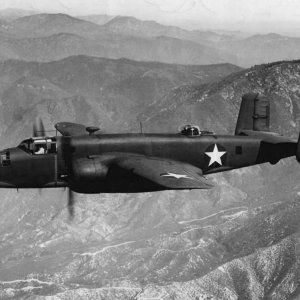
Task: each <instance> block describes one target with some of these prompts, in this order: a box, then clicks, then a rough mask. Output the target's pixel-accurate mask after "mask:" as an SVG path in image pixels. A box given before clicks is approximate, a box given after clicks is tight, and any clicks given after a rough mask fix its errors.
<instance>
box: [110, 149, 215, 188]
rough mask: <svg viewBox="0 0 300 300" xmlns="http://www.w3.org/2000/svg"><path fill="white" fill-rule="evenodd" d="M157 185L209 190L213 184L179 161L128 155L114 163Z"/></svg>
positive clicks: (200, 173)
mask: <svg viewBox="0 0 300 300" xmlns="http://www.w3.org/2000/svg"><path fill="white" fill-rule="evenodd" d="M114 163H115V164H116V165H118V166H119V167H120V168H123V169H126V170H128V171H131V172H133V173H134V174H136V175H138V176H141V177H144V178H145V179H148V180H150V181H153V182H155V183H156V184H158V185H161V186H164V187H166V188H170V189H209V188H212V187H213V184H212V183H211V182H210V181H209V180H207V179H206V178H205V177H203V175H202V170H201V169H199V168H197V167H194V166H192V165H190V164H186V163H182V162H179V161H174V160H169V159H162V158H154V157H147V156H143V155H134V154H128V155H125V156H124V157H121V158H119V159H116V161H115V162H114Z"/></svg>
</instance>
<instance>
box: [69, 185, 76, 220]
mask: <svg viewBox="0 0 300 300" xmlns="http://www.w3.org/2000/svg"><path fill="white" fill-rule="evenodd" d="M74 205H75V193H74V192H73V191H72V190H71V189H70V188H68V211H69V219H70V220H73V218H74V214H75V208H74Z"/></svg>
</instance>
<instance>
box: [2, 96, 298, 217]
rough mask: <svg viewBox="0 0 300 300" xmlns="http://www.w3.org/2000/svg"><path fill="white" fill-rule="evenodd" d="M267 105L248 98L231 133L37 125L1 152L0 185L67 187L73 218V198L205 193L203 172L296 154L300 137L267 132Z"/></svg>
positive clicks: (194, 128) (265, 101)
mask: <svg viewBox="0 0 300 300" xmlns="http://www.w3.org/2000/svg"><path fill="white" fill-rule="evenodd" d="M269 123H270V101H269V100H268V99H267V98H265V97H263V96H260V95H258V94H254V93H251V94H246V95H244V96H243V97H242V103H241V107H240V111H239V116H238V120H237V124H236V130H235V134H234V135H216V134H214V133H212V132H209V131H200V130H199V128H198V127H197V126H193V125H186V126H184V127H183V128H182V130H181V131H180V132H179V133H174V134H154V133H128V134H103V133H101V131H100V133H96V132H97V131H98V130H99V128H97V127H85V126H84V125H80V124H75V123H69V122H61V123H57V124H56V125H55V128H56V130H57V131H58V132H60V133H61V136H57V135H56V136H47V135H46V132H45V129H44V126H43V123H42V122H41V121H40V123H38V125H34V128H33V137H31V138H29V139H26V140H24V141H22V142H21V143H20V144H19V146H17V147H14V148H8V149H5V150H2V151H1V152H0V161H1V166H0V187H1V188H18V189H19V188H58V187H68V188H69V200H68V207H69V212H70V213H71V215H72V214H73V204H74V200H73V196H72V195H73V193H72V192H73V191H74V192H77V193H123V192H124V193H137V192H152V191H160V190H170V189H174V190H175V189H177V190H181V189H208V188H211V187H212V186H213V185H212V183H211V182H210V181H209V180H208V179H207V178H206V177H204V175H207V174H212V173H216V172H223V171H228V170H232V169H237V168H242V167H247V166H251V165H256V164H261V163H265V162H270V163H271V164H276V163H277V162H278V161H279V160H280V159H282V158H285V157H289V156H294V155H295V156H296V158H297V160H298V161H300V146H299V140H298V141H297V140H294V139H291V138H288V137H283V136H281V135H279V134H276V133H273V132H270V131H269Z"/></svg>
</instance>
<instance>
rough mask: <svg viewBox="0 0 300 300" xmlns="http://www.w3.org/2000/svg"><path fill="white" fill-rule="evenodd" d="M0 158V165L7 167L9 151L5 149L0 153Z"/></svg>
mask: <svg viewBox="0 0 300 300" xmlns="http://www.w3.org/2000/svg"><path fill="white" fill-rule="evenodd" d="M0 159H1V165H2V166H3V167H7V166H9V165H10V153H9V151H6V152H5V153H1V154H0Z"/></svg>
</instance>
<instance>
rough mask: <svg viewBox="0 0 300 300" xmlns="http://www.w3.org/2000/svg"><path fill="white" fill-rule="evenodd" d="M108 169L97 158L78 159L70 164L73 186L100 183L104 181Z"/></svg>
mask: <svg viewBox="0 0 300 300" xmlns="http://www.w3.org/2000/svg"><path fill="white" fill-rule="evenodd" d="M107 173H108V167H107V166H106V165H104V164H103V162H102V161H100V159H99V158H97V157H95V158H79V159H76V160H74V161H73V164H72V181H73V182H74V183H75V184H84V183H89V184H90V183H94V182H101V181H104V180H105V179H106V176H107Z"/></svg>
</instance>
